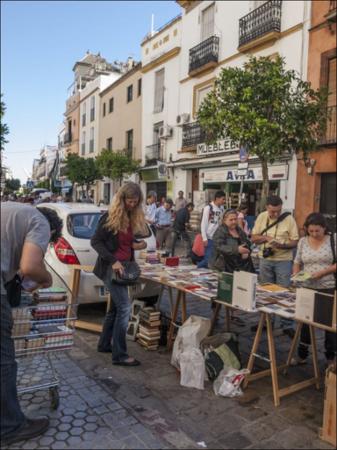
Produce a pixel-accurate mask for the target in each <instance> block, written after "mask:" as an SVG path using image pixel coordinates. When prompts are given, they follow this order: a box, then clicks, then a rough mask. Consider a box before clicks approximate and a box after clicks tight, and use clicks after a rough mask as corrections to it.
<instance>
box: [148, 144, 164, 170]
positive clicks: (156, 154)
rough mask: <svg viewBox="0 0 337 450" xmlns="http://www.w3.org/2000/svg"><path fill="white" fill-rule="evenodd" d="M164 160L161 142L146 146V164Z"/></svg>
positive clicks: (150, 164)
mask: <svg viewBox="0 0 337 450" xmlns="http://www.w3.org/2000/svg"><path fill="white" fill-rule="evenodd" d="M162 160H163V152H162V147H161V144H160V142H158V143H157V144H153V145H147V146H146V147H145V165H146V166H152V165H154V164H157V161H162Z"/></svg>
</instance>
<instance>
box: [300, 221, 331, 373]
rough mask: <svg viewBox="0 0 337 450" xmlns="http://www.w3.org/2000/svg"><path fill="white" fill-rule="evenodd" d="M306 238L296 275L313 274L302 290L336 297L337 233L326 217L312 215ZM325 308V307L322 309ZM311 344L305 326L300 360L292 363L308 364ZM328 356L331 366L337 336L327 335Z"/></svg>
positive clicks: (301, 243) (329, 333)
mask: <svg viewBox="0 0 337 450" xmlns="http://www.w3.org/2000/svg"><path fill="white" fill-rule="evenodd" d="M304 230H305V234H306V235H305V237H302V238H301V239H300V240H299V243H298V248H297V253H296V257H295V261H294V267H293V275H296V274H297V273H298V272H299V271H300V270H303V271H304V272H307V273H308V274H310V278H309V279H308V280H306V281H304V282H302V283H301V287H305V288H307V289H313V290H315V291H319V292H321V293H323V294H332V295H333V294H334V292H335V289H336V233H335V234H330V233H329V231H328V226H327V222H326V219H325V217H324V216H323V214H320V213H311V214H309V216H308V217H307V218H306V220H305V222H304ZM320 307H321V308H324V305H321V306H320ZM310 344H311V338H310V330H309V326H308V325H307V324H305V323H304V324H303V325H302V329H301V337H300V343H299V347H298V358H297V359H296V358H294V359H293V360H292V361H291V363H292V364H293V365H295V364H305V363H306V361H307V358H308V356H309V346H310ZM324 344H325V357H326V359H327V362H328V364H330V363H331V362H333V361H334V360H335V358H336V333H332V332H331V331H326V332H325V342H324Z"/></svg>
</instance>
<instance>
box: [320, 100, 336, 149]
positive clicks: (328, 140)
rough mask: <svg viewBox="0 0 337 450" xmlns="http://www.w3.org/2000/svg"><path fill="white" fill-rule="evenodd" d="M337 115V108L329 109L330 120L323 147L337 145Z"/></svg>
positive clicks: (322, 143)
mask: <svg viewBox="0 0 337 450" xmlns="http://www.w3.org/2000/svg"><path fill="white" fill-rule="evenodd" d="M336 113H337V106H329V107H328V120H327V124H326V131H325V137H324V138H323V140H322V142H321V145H329V144H336V143H337V136H336V133H337V129H336Z"/></svg>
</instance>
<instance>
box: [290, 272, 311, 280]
mask: <svg viewBox="0 0 337 450" xmlns="http://www.w3.org/2000/svg"><path fill="white" fill-rule="evenodd" d="M310 278H311V274H310V273H309V272H305V271H304V270H301V271H300V272H297V274H296V275H294V276H292V277H291V281H297V282H303V281H307V280H309V279H310Z"/></svg>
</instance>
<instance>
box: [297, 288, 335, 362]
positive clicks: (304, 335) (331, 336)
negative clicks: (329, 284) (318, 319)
mask: <svg viewBox="0 0 337 450" xmlns="http://www.w3.org/2000/svg"><path fill="white" fill-rule="evenodd" d="M317 291H319V292H322V293H324V294H334V290H333V289H317ZM310 344H311V337H310V329H309V325H307V324H306V323H304V324H303V326H302V330H301V337H300V343H299V346H298V350H297V352H298V356H299V357H300V358H301V359H306V358H307V357H308V355H309V345H310ZM324 347H325V357H326V359H333V358H334V357H335V356H336V347H337V346H336V333H333V332H331V331H326V332H325V341H324Z"/></svg>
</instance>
